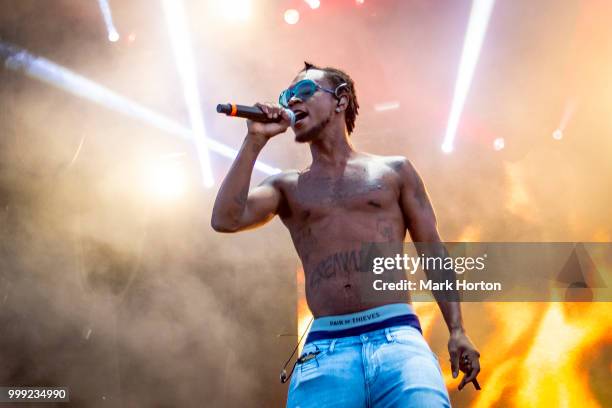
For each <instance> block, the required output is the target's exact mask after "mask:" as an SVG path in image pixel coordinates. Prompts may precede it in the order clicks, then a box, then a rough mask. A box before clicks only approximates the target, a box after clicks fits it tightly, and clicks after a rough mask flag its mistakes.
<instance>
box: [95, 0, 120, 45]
mask: <svg viewBox="0 0 612 408" xmlns="http://www.w3.org/2000/svg"><path fill="white" fill-rule="evenodd" d="M98 6H99V7H100V12H102V18H104V25H106V31H107V33H108V41H111V42H117V41H119V32H117V29H116V28H115V24H114V23H113V15H112V13H111V9H110V6H109V5H108V0H98Z"/></svg>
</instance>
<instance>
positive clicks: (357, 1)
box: [355, 0, 365, 5]
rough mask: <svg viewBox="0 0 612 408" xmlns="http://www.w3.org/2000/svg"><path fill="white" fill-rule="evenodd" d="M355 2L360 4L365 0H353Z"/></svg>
mask: <svg viewBox="0 0 612 408" xmlns="http://www.w3.org/2000/svg"><path fill="white" fill-rule="evenodd" d="M355 3H357V5H361V4H363V3H365V0H355Z"/></svg>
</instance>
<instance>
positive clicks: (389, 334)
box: [385, 327, 393, 342]
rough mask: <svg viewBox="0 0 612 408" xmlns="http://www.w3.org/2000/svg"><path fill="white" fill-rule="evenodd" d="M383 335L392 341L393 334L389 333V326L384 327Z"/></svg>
mask: <svg viewBox="0 0 612 408" xmlns="http://www.w3.org/2000/svg"><path fill="white" fill-rule="evenodd" d="M385 337H387V341H388V342H392V341H393V335H392V334H391V329H390V328H389V327H387V328H386V329H385Z"/></svg>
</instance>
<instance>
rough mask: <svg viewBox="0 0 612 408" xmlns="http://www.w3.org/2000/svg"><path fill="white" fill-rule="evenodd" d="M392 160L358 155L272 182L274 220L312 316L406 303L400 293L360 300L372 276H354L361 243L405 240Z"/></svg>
mask: <svg viewBox="0 0 612 408" xmlns="http://www.w3.org/2000/svg"><path fill="white" fill-rule="evenodd" d="M398 159H399V158H397V157H383V156H374V155H369V154H363V153H360V154H357V155H355V156H354V157H351V159H349V160H348V162H347V163H346V165H345V166H344V167H343V168H340V169H336V170H329V169H322V168H308V169H306V170H304V171H301V172H297V171H296V172H294V173H287V174H286V175H285V176H284V177H283V178H282V179H280V180H279V185H278V187H279V188H280V190H281V191H282V193H283V197H284V200H283V204H282V206H281V208H280V211H279V215H280V217H281V219H282V221H283V223H284V224H285V226H287V228H288V229H289V231H290V233H291V237H292V239H293V243H294V245H295V248H296V250H297V253H298V255H299V257H300V259H301V261H302V265H303V267H304V273H305V283H306V299H307V302H308V306H309V307H310V310H311V311H312V313H313V315H314V316H315V317H319V316H328V315H337V314H346V313H352V312H356V311H360V310H365V309H368V308H371V307H376V306H381V305H382V304H387V303H397V302H409V301H410V299H409V298H407V297H406V294H405V293H401V292H399V293H398V295H393V294H392V295H391V296H385V297H384V299H382V298H381V299H376V298H372V297H364V296H363V291H362V289H363V285H368V284H369V285H371V279H373V278H374V275H372V274H364V273H359V272H358V269H359V251H360V250H361V248H362V244H364V243H368V242H395V243H397V242H403V241H404V238H405V235H406V224H405V219H404V215H403V213H402V210H401V206H400V201H399V200H400V180H399V175H398V174H397V172H396V170H395V167H396V166H397V164H398Z"/></svg>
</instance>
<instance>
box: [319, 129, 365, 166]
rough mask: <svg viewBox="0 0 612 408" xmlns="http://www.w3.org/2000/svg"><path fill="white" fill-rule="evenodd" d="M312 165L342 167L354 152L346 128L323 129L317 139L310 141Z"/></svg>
mask: <svg viewBox="0 0 612 408" xmlns="http://www.w3.org/2000/svg"><path fill="white" fill-rule="evenodd" d="M310 153H311V155H312V165H311V167H312V166H317V167H318V166H321V167H331V168H334V167H344V166H345V165H346V162H347V161H348V160H349V158H350V157H351V156H352V155H353V154H355V148H354V147H353V144H352V143H351V141H350V139H349V136H348V133H347V132H346V129H345V128H344V127H343V128H338V129H330V127H329V126H328V127H327V128H326V129H324V130H323V131H322V132H321V134H320V135H319V137H318V138H317V140H315V141H313V142H312V143H310Z"/></svg>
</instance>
